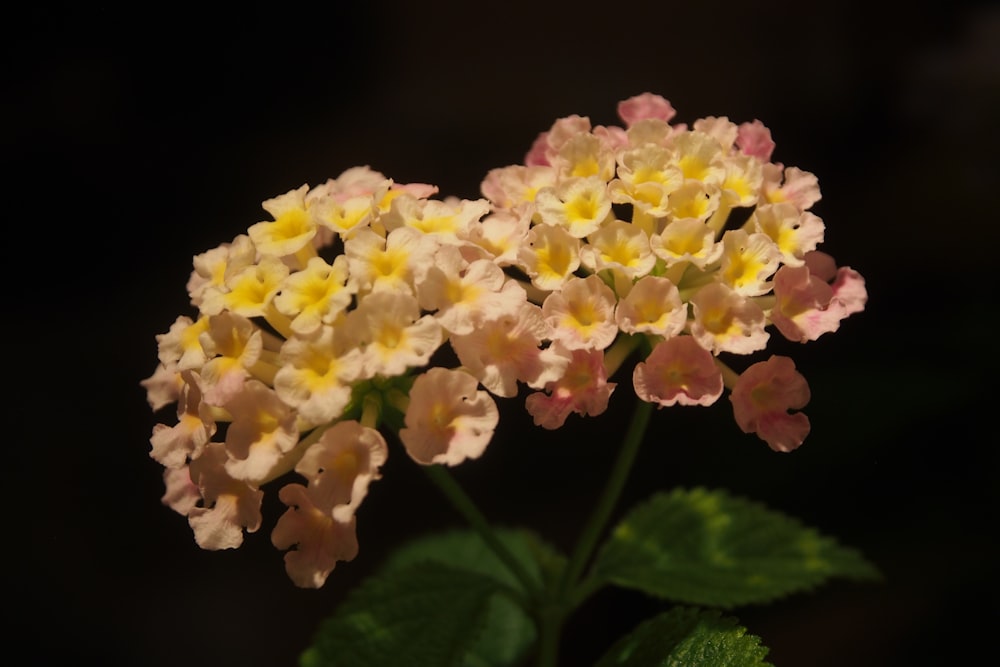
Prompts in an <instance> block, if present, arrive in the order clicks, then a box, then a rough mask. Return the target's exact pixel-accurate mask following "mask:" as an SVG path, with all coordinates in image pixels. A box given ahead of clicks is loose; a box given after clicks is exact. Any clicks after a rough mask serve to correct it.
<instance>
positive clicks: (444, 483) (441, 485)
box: [423, 465, 539, 598]
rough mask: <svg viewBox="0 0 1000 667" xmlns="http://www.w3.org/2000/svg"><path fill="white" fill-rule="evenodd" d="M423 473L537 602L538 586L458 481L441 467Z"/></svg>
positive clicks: (425, 468) (426, 469) (433, 467)
mask: <svg viewBox="0 0 1000 667" xmlns="http://www.w3.org/2000/svg"><path fill="white" fill-rule="evenodd" d="M423 469H424V471H425V472H426V473H427V476H428V477H430V478H431V481H432V482H434V484H435V485H436V486H437V487H438V489H440V490H441V492H442V493H443V494H444V495H445V497H446V498H447V499H448V500H449V501H450V502H451V504H452V505H453V506H454V507H455V509H456V510H458V513H459V514H461V515H462V516H463V517H464V518H465V520H466V521H468V522H469V525H471V526H472V527H473V529H475V531H476V532H477V533H479V536H480V537H482V538H483V541H484V542H486V544H487V546H489V548H490V549H492V550H493V553H495V554H496V556H497V558H499V559H500V560H501V562H503V564H504V565H506V566H507V569H508V570H510V571H511V574H513V575H514V576H515V577H517V579H518V581H520V582H521V585H522V586H524V589H525V590H526V591H528V593H529V594H530V595H531V596H532V597H533V598H537V597H538V594H539V587H538V583H537V582H536V581H535V580H534V579H532V578H531V576H530V575H529V574H528V572H527V570H525V569H524V567H523V566H522V565H521V563H520V562H518V560H517V558H515V557H514V555H513V554H512V553H511V552H510V550H509V549H508V548H507V547H506V546H504V543H503V542H501V541H500V538H498V537H497V535H496V533H495V532H493V528H492V526H490V523H489V521H487V520H486V517H485V516H483V514H482V512H480V511H479V508H477V507H476V505H475V503H473V502H472V499H471V498H469V496H468V495H467V494H466V493H465V491H464V490H463V489H462V487H461V486H459V484H458V482H456V481H455V478H454V477H452V476H451V473H449V472H448V470H447V469H445V467H444V466H441V465H430V466H423Z"/></svg>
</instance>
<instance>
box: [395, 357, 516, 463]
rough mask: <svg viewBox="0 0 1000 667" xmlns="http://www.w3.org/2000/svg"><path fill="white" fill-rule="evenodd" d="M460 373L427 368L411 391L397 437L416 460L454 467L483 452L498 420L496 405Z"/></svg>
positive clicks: (468, 377)
mask: <svg viewBox="0 0 1000 667" xmlns="http://www.w3.org/2000/svg"><path fill="white" fill-rule="evenodd" d="M478 386H479V382H478V381H477V380H476V378H474V377H472V376H471V375H469V374H468V373H466V372H464V371H456V370H450V369H447V368H439V367H435V368H431V369H430V370H428V371H427V372H426V373H424V374H423V375H421V376H419V377H417V379H416V380H415V381H414V382H413V387H412V388H411V389H410V405H409V407H407V409H406V419H405V421H406V427H405V428H402V429H400V431H399V439H400V440H402V441H403V446H404V447H406V452H407V453H408V454H409V455H410V456H411V457H412V458H413V460H414V461H416V462H417V463H421V464H423V465H430V464H433V463H443V464H445V465H449V466H454V465H458V464H459V463H461V462H462V461H464V460H465V459H475V458H479V456H480V455H482V453H483V451H485V450H486V445H488V444H489V442H490V439H491V438H492V437H493V431H494V429H496V426H497V423H498V422H499V420H500V413H499V411H498V410H497V406H496V403H494V402H493V399H492V398H491V397H490V395H489V394H488V393H486V392H485V391H477V389H476V388H477V387H478Z"/></svg>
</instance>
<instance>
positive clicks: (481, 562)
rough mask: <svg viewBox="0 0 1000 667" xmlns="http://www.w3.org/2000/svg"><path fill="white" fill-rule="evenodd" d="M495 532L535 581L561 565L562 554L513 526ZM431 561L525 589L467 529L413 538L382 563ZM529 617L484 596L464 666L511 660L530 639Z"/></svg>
mask: <svg viewBox="0 0 1000 667" xmlns="http://www.w3.org/2000/svg"><path fill="white" fill-rule="evenodd" d="M496 535H497V537H498V538H499V539H500V541H501V542H502V543H503V544H504V546H505V547H507V549H508V550H509V551H510V552H511V554H512V555H513V556H514V558H516V559H517V561H518V562H519V563H520V564H521V565H522V566H523V567H524V570H525V571H526V572H527V573H528V575H529V576H530V577H531V578H532V579H534V580H535V581H536V582H537V583H539V584H540V585H541V584H542V581H543V579H545V578H547V576H548V573H549V571H550V570H553V569H558V568H559V567H561V566H560V565H559V563H560V562H561V560H562V557H561V556H560V555H559V554H557V553H556V552H555V550H553V549H552V548H551V547H549V546H548V545H546V544H544V543H543V542H542V541H541V540H539V539H538V538H537V537H536V536H535V535H534V534H532V533H530V532H528V531H524V530H517V529H503V528H501V529H497V530H496ZM428 561H430V562H436V563H442V564H446V565H449V566H451V567H455V568H457V569H462V570H466V571H469V572H475V573H478V574H481V575H484V576H486V577H489V578H491V579H493V580H495V581H497V582H498V583H499V584H502V585H504V586H507V587H510V588H512V589H514V590H517V591H519V592H521V593H522V594H523V593H525V592H526V591H524V589H523V587H522V586H521V585H520V582H519V581H518V580H517V577H515V576H514V575H513V574H511V572H510V571H509V570H508V569H507V567H506V566H504V564H503V563H502V562H501V561H500V559H499V558H497V556H496V555H495V554H494V553H493V551H492V550H491V549H490V548H489V547H488V546H487V545H486V543H485V542H483V540H482V538H480V537H479V535H478V534H476V532H475V531H472V530H455V531H451V532H447V533H442V534H438V535H430V536H427V537H422V538H418V539H416V540H414V541H412V542H410V543H408V544H406V545H404V546H402V547H401V548H399V549H397V550H396V551H395V552H394V553H393V554H392V555H391V556H390V557H389V559H388V561H387V562H386V563H385V565H384V566H383V570H384V571H393V570H396V569H399V568H404V567H407V566H410V565H412V564H414V563H421V562H428ZM536 634H537V633H536V629H535V623H534V620H533V619H532V618H531V617H530V616H528V614H527V613H525V611H524V610H523V609H521V607H519V606H518V605H517V604H515V603H514V602H513V601H511V600H510V599H509V598H508V597H505V596H500V595H497V596H494V597H493V598H492V599H491V600H490V606H489V610H488V613H487V619H486V622H485V625H484V630H483V632H482V634H481V635H480V637H479V639H478V641H476V642H475V644H474V645H473V646H472V648H471V649H470V651H469V655H468V656H467V657H466V661H465V663H464V664H465V665H466V666H467V667H485V666H487V665H488V666H490V667H504V666H506V665H514V664H517V661H518V660H520V659H521V658H522V657H523V656H524V654H525V653H526V652H527V650H528V649H529V648H530V647H531V646H532V644H533V643H534V641H535V638H536Z"/></svg>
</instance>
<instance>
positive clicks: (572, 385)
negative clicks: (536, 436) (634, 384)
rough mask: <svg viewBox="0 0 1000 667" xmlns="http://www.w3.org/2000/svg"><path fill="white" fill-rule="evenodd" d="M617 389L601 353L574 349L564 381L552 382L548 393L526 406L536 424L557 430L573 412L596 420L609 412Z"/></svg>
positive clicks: (530, 398)
mask: <svg viewBox="0 0 1000 667" xmlns="http://www.w3.org/2000/svg"><path fill="white" fill-rule="evenodd" d="M615 386H616V385H615V383H614V382H608V372H607V369H606V368H605V367H604V353H603V352H602V351H601V350H573V359H572V360H571V361H570V363H569V366H568V367H567V368H566V372H565V373H564V374H563V376H562V378H560V379H559V380H556V381H555V382H549V383H548V384H547V385H546V386H545V392H536V393H534V394H531V395H530V396H528V398H527V399H526V401H525V407H526V408H527V409H528V412H529V413H530V414H531V416H532V417H534V420H535V425H537V426H541V427H542V428H547V429H550V430H551V429H557V428H559V427H560V426H562V425H563V424H564V423H565V422H566V417H568V416H569V415H570V413H572V412H575V413H577V414H578V415H590V416H591V417H596V416H597V415H599V414H601V413H602V412H604V411H605V410H607V409H608V399H610V398H611V392H613V391H614V389H615ZM546 392H547V393H546Z"/></svg>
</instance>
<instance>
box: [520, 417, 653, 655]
mask: <svg viewBox="0 0 1000 667" xmlns="http://www.w3.org/2000/svg"><path fill="white" fill-rule="evenodd" d="M652 413H653V404H652V403H647V402H646V401H639V402H638V404H637V405H636V408H635V411H634V412H633V413H632V422H631V423H630V424H629V428H628V432H627V433H626V434H625V439H624V440H623V441H622V444H621V447H620V449H619V450H618V458H617V459H616V460H615V463H614V467H613V468H612V469H611V475H610V476H609V477H608V481H607V483H606V484H605V486H604V491H603V493H602V494H601V497H600V499H599V500H598V503H597V506H596V507H595V508H594V511H593V512H592V513H591V515H590V518H589V519H588V521H587V523H586V525H585V526H584V529H583V532H582V533H581V534H580V537H579V539H578V540H577V543H576V547H575V548H574V549H573V554H572V555H571V556H570V560H569V563H568V564H567V566H566V568H565V569H564V570H563V573H562V577H561V578H560V579H559V582H558V584H557V587H556V589H555V590H554V591H553V593H554V596H553V600H552V601H550V602H549V604H547V605H545V606H544V607H543V608H542V609H541V610H539V629H538V633H539V652H538V662H537V664H538V667H555V665H556V664H557V660H558V657H559V639H560V635H561V634H562V626H563V623H564V622H565V620H566V617H567V616H568V615H569V614H570V612H572V611H573V610H574V609H576V607H577V606H579V604H580V603H581V602H583V600H584V599H586V597H587V596H588V595H589V594H590V593H592V592H593V589H592V582H591V584H590V585H588V589H587V590H586V592H584V591H579V592H578V591H576V590H574V588H575V587H576V585H577V583H578V582H579V580H580V575H581V574H582V573H583V570H584V568H585V567H586V565H587V563H588V561H590V558H591V556H593V554H594V549H595V548H596V547H597V540H598V539H600V537H601V534H602V533H603V532H604V529H605V528H606V526H607V523H608V519H610V518H611V513H612V512H613V511H614V508H615V504H616V503H617V502H618V498H619V497H620V496H621V492H622V489H624V488H625V480H626V479H627V478H628V474H629V471H630V470H631V469H632V464H633V463H634V462H635V457H636V454H637V453H638V452H639V445H641V444H642V439H643V436H644V435H645V433H646V427H647V426H648V425H649V418H650V416H651V415H652ZM585 583H586V582H585Z"/></svg>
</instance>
